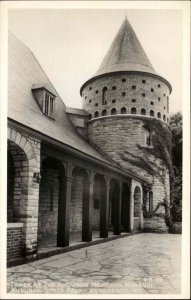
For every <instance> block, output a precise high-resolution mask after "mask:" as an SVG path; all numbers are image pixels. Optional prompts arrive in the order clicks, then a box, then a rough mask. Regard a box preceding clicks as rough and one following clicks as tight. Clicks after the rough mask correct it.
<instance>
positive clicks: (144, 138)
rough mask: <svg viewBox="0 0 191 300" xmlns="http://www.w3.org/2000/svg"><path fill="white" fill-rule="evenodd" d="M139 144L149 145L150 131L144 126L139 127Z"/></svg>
mask: <svg viewBox="0 0 191 300" xmlns="http://www.w3.org/2000/svg"><path fill="white" fill-rule="evenodd" d="M141 145H142V146H151V133H150V130H149V129H148V128H147V127H145V126H143V127H142V128H141Z"/></svg>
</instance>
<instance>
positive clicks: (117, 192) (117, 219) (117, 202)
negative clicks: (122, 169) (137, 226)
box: [113, 183, 122, 235]
mask: <svg viewBox="0 0 191 300" xmlns="http://www.w3.org/2000/svg"><path fill="white" fill-rule="evenodd" d="M121 198H122V187H121V183H120V185H119V187H118V186H116V187H115V189H114V232H113V233H114V234H116V235H120V234H121Z"/></svg>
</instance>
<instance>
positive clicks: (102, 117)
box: [88, 114, 169, 127]
mask: <svg viewBox="0 0 191 300" xmlns="http://www.w3.org/2000/svg"><path fill="white" fill-rule="evenodd" d="M119 117H120V118H128V117H132V118H140V117H141V118H143V119H144V118H146V119H155V120H157V121H161V122H162V123H163V124H165V125H166V126H168V127H169V125H168V124H167V123H166V121H163V120H162V119H157V118H155V117H151V116H145V115H140V114H136V115H133V114H116V115H109V116H100V117H97V118H93V119H91V120H89V121H88V123H91V122H94V121H97V120H101V119H108V118H119Z"/></svg>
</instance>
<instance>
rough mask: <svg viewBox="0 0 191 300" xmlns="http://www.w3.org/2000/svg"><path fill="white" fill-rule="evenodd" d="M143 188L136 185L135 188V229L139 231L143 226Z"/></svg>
mask: <svg viewBox="0 0 191 300" xmlns="http://www.w3.org/2000/svg"><path fill="white" fill-rule="evenodd" d="M140 218H141V189H140V187H138V186H136V187H135V190H134V230H135V231H139V230H140V227H141V223H140Z"/></svg>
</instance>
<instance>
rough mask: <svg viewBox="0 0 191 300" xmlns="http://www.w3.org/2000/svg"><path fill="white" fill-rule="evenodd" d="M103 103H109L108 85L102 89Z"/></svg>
mask: <svg viewBox="0 0 191 300" xmlns="http://www.w3.org/2000/svg"><path fill="white" fill-rule="evenodd" d="M102 104H107V87H104V88H103V91H102Z"/></svg>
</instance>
